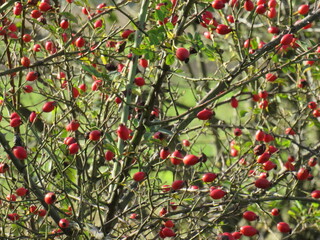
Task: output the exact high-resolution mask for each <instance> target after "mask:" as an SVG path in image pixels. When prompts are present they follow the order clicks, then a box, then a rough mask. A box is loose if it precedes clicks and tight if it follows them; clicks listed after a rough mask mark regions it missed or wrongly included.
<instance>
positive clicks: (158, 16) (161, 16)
mask: <svg viewBox="0 0 320 240" xmlns="http://www.w3.org/2000/svg"><path fill="white" fill-rule="evenodd" d="M154 16H155V19H156V20H160V21H163V20H164V14H163V12H162V11H161V10H156V11H155V13H154Z"/></svg>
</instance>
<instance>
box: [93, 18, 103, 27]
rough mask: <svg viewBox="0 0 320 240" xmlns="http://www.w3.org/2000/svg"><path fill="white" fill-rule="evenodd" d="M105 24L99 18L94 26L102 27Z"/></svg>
mask: <svg viewBox="0 0 320 240" xmlns="http://www.w3.org/2000/svg"><path fill="white" fill-rule="evenodd" d="M102 24H103V21H102V20H101V19H98V20H97V21H95V23H94V25H93V26H94V28H101V27H102Z"/></svg>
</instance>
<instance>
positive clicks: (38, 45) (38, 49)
mask: <svg viewBox="0 0 320 240" xmlns="http://www.w3.org/2000/svg"><path fill="white" fill-rule="evenodd" d="M32 49H33V51H34V52H40V50H41V46H40V44H35V45H34V46H33V48H32Z"/></svg>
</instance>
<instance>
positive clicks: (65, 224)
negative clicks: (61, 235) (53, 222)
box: [59, 218, 69, 228]
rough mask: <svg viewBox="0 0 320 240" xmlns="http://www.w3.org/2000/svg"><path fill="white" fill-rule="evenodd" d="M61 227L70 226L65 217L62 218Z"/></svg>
mask: <svg viewBox="0 0 320 240" xmlns="http://www.w3.org/2000/svg"><path fill="white" fill-rule="evenodd" d="M59 227H61V228H67V227H69V221H68V220H67V219H65V218H61V219H60V221H59Z"/></svg>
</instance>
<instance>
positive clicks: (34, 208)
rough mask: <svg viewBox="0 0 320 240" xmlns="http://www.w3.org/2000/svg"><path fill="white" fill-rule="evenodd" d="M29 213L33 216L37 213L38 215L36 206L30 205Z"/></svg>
mask: <svg viewBox="0 0 320 240" xmlns="http://www.w3.org/2000/svg"><path fill="white" fill-rule="evenodd" d="M29 212H30V213H34V214H37V213H38V211H37V206H35V205H31V206H30V207H29Z"/></svg>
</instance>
